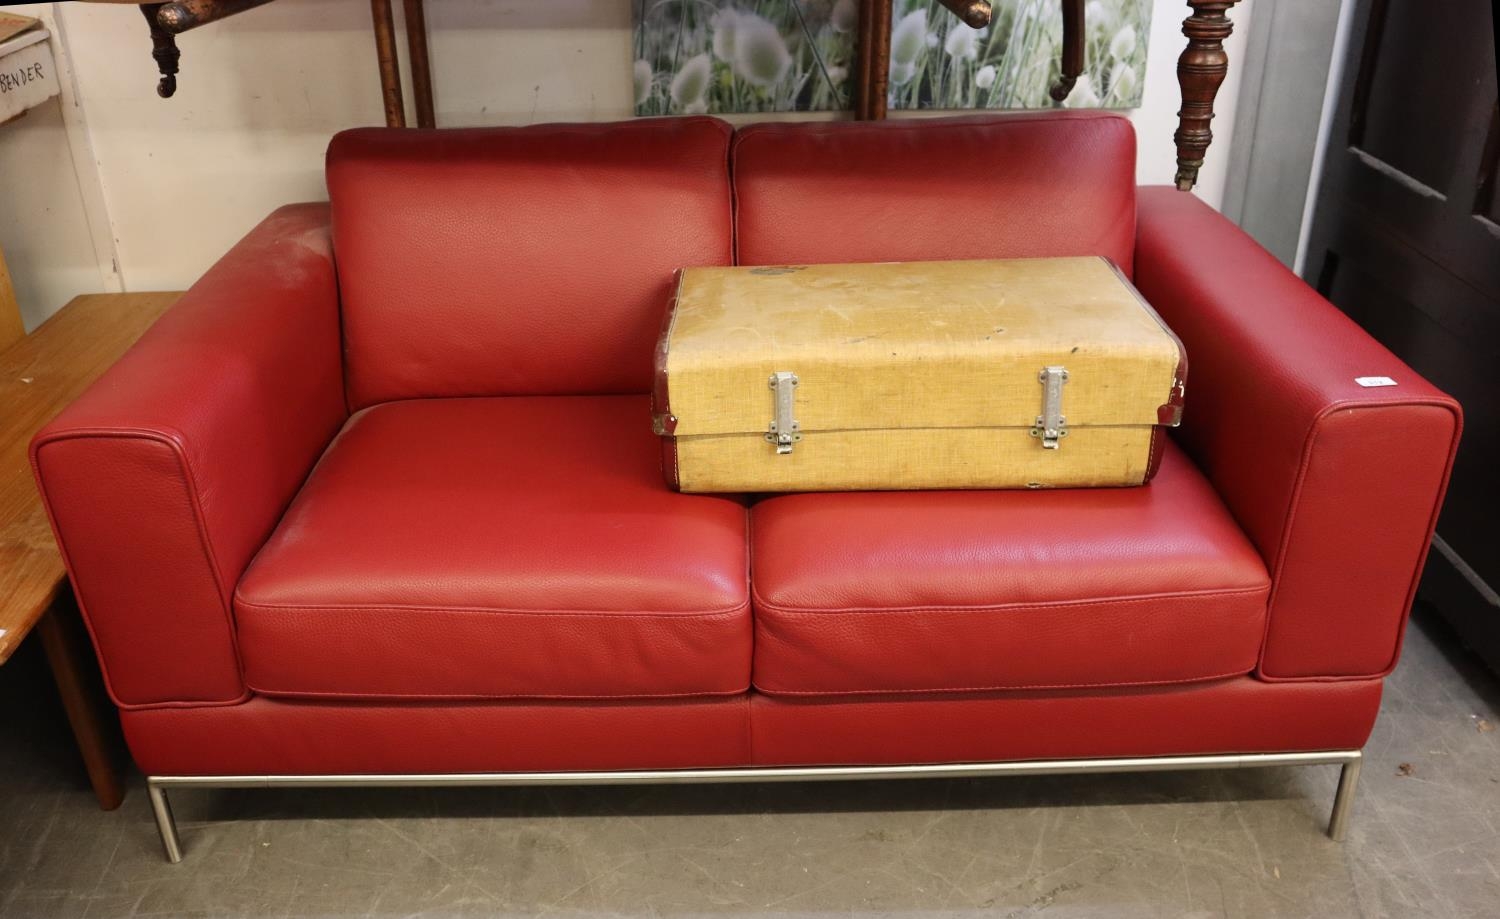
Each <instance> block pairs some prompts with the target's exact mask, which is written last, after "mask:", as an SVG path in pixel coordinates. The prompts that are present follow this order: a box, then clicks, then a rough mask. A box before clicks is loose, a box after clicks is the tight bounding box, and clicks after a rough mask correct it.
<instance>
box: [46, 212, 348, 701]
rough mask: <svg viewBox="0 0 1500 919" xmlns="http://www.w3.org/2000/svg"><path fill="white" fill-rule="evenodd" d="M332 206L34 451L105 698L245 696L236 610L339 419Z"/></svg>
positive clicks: (241, 262)
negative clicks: (244, 579)
mask: <svg viewBox="0 0 1500 919" xmlns="http://www.w3.org/2000/svg"><path fill="white" fill-rule="evenodd" d="M346 414H347V413H346V409H345V403H344V389H343V370H342V362H341V359H340V340H339V309H338V288H337V284H336V281H335V277H334V268H333V256H332V248H331V246H330V243H329V232H328V207H327V205H324V204H303V205H292V206H289V207H284V208H282V209H280V210H278V211H276V212H275V213H273V214H272V215H271V216H270V217H268V218H267V219H266V220H265V222H263V223H262V224H261V225H260V226H258V227H257V228H256V229H255V230H254V231H252V232H251V233H250V235H249V236H247V237H246V238H245V239H244V240H243V241H241V242H240V243H239V244H238V245H236V246H235V247H234V248H233V249H231V250H230V251H229V253H228V254H227V255H225V256H224V258H223V259H222V260H220V261H219V263H218V264H217V265H215V266H214V267H213V268H211V269H210V270H209V272H208V273H207V274H206V275H204V277H203V279H202V280H200V281H199V282H198V283H197V284H195V285H193V287H192V289H191V290H189V291H188V292H187V293H186V294H185V295H183V297H182V299H181V300H179V301H178V302H177V303H176V304H175V305H173V306H172V308H171V309H169V310H168V311H167V312H166V314H165V315H163V316H162V318H161V319H160V320H158V321H157V323H156V324H155V325H154V326H153V327H152V328H151V329H150V330H148V331H147V332H146V334H145V335H144V336H142V338H141V340H140V341H139V342H137V343H136V344H135V346H134V347H132V348H131V349H130V350H129V351H127V352H126V353H125V355H124V356H123V357H122V358H121V359H120V360H119V362H118V363H116V364H115V365H114V366H113V367H112V368H110V369H109V370H108V371H107V372H106V373H105V374H104V375H103V376H101V377H100V378H99V380H98V381H97V382H96V383H95V384H94V385H93V386H92V387H90V388H89V389H88V390H87V391H86V392H85V393H84V394H83V395H82V396H81V397H79V399H78V400H77V401H76V402H74V403H73V404H72V405H71V406H69V407H68V408H67V409H65V410H64V411H63V412H62V414H60V415H59V416H58V417H57V418H56V419H54V420H53V421H52V422H51V423H50V424H48V425H47V426H46V427H45V428H43V429H42V430H41V431H40V432H39V433H38V434H37V436H36V437H35V439H34V440H33V441H32V444H31V461H32V465H33V467H34V469H35V471H36V475H37V483H38V486H39V487H40V488H41V491H42V499H43V501H44V503H45V504H46V507H47V513H48V515H49V516H50V517H51V520H52V526H53V531H54V533H55V535H56V536H57V541H58V545H59V546H60V547H61V549H62V553H63V560H64V562H65V563H66V564H67V567H68V572H69V575H70V577H71V578H72V581H73V586H74V589H75V591H76V593H77V595H78V601H79V606H80V607H81V608H82V610H83V614H84V619H85V621H86V622H87V623H88V626H89V630H90V632H91V633H92V635H93V638H94V643H95V646H96V647H97V649H98V651H99V658H100V664H101V666H102V668H103V672H104V677H105V681H106V683H107V685H108V687H109V692H110V695H111V696H112V697H113V698H114V700H115V702H116V703H117V704H119V705H120V706H121V707H124V708H136V707H142V706H151V705H161V704H182V703H194V704H204V703H232V702H236V701H239V700H241V699H243V698H244V697H245V695H246V691H245V688H244V682H243V680H242V679H241V676H240V663H239V657H238V651H237V647H236V642H235V631H234V623H233V620H232V613H231V606H230V598H231V596H232V594H233V591H234V587H235V584H236V582H237V581H238V580H239V578H240V575H241V574H242V573H243V572H244V570H245V566H246V565H247V564H249V562H250V559H251V557H252V556H253V555H254V554H255V552H256V551H257V550H258V549H259V548H260V546H261V545H262V543H264V542H265V540H266V538H267V537H268V536H269V535H270V532H271V529H272V528H273V527H274V526H275V524H276V522H277V520H278V519H279V518H280V516H281V514H282V512H283V511H284V509H285V508H286V506H287V504H288V503H289V502H290V500H291V498H292V495H293V494H294V493H295V492H296V490H297V489H298V487H300V485H301V483H302V481H303V479H304V478H305V477H306V475H307V473H308V470H309V469H310V468H311V467H312V464H313V463H314V462H315V461H316V460H317V458H318V456H319V454H320V453H321V452H322V450H323V449H324V447H326V446H327V444H328V443H329V441H330V440H331V439H332V437H333V435H334V434H335V432H336V431H337V430H338V427H339V425H341V424H342V423H343V420H344V418H345V417H346Z"/></svg>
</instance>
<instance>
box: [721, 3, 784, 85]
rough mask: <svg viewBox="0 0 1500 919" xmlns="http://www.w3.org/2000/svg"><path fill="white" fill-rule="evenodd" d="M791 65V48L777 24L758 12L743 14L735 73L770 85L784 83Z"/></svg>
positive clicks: (736, 43) (736, 41) (737, 33)
mask: <svg viewBox="0 0 1500 919" xmlns="http://www.w3.org/2000/svg"><path fill="white" fill-rule="evenodd" d="M791 66H792V55H791V52H789V51H787V48H786V41H785V40H784V39H783V38H782V37H781V33H780V32H777V31H776V27H775V26H774V25H772V24H771V23H770V21H769V20H766V19H763V18H762V17H760V16H757V15H755V14H754V13H742V14H740V18H739V22H737V23H735V26H734V72H735V74H736V75H737V76H738V77H739V78H740V79H741V80H744V81H745V82H746V83H749V84H751V85H752V86H759V87H762V88H767V89H768V88H770V87H772V86H775V85H776V84H777V83H780V82H781V78H782V77H784V76H786V72H787V70H788V69H789V68H790V67H791Z"/></svg>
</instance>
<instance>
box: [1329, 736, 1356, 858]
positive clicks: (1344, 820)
mask: <svg viewBox="0 0 1500 919" xmlns="http://www.w3.org/2000/svg"><path fill="white" fill-rule="evenodd" d="M1363 758H1364V757H1363V755H1362V754H1360V753H1358V752H1356V753H1355V756H1354V759H1351V760H1349V761H1348V762H1347V763H1345V764H1344V768H1342V769H1340V770H1339V790H1338V791H1337V792H1335V793H1334V796H1333V813H1332V814H1331V815H1330V816H1329V818H1328V838H1329V839H1332V840H1333V841H1334V842H1343V841H1344V833H1345V832H1347V831H1348V829H1349V811H1350V810H1351V809H1352V808H1353V807H1354V789H1355V788H1356V786H1358V785H1359V764H1360V762H1361V760H1362V759H1363Z"/></svg>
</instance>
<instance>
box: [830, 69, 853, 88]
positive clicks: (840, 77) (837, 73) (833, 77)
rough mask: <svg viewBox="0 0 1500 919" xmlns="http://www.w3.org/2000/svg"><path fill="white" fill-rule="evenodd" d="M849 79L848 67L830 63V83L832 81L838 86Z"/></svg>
mask: <svg viewBox="0 0 1500 919" xmlns="http://www.w3.org/2000/svg"><path fill="white" fill-rule="evenodd" d="M847 79H849V68H848V67H840V66H839V65H837V64H831V65H829V67H828V81H829V82H830V83H832V84H833V85H834V86H838V85H839V84H840V83H842V82H844V81H845V80H847Z"/></svg>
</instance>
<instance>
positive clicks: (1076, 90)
mask: <svg viewBox="0 0 1500 919" xmlns="http://www.w3.org/2000/svg"><path fill="white" fill-rule="evenodd" d="M1063 105H1064V106H1066V107H1068V108H1098V107H1099V94H1098V93H1097V92H1094V81H1093V80H1091V79H1089V75H1088V74H1086V73H1085V74H1082V75H1080V76H1079V77H1078V82H1077V84H1075V85H1074V86H1073V91H1072V92H1070V93H1068V98H1066V99H1064V100H1063Z"/></svg>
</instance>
